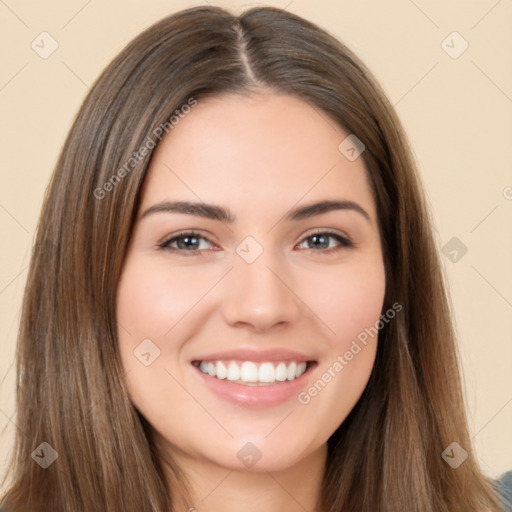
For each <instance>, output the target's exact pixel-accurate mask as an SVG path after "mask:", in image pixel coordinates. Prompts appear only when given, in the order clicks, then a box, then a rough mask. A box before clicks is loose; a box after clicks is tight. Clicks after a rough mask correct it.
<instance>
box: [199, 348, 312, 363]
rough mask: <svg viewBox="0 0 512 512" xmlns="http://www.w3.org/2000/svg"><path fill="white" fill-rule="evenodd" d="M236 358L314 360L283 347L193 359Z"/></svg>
mask: <svg viewBox="0 0 512 512" xmlns="http://www.w3.org/2000/svg"><path fill="white" fill-rule="evenodd" d="M230 359H238V360H242V361H255V362H265V361H269V362H271V361H299V362H301V361H314V360H315V359H314V358H313V357H310V356H307V355H305V354H301V353H299V352H295V351H294V350H288V349H285V348H273V349H257V350H256V349H249V348H247V349H241V348H240V349H233V350H226V351H224V352H214V353H211V354H204V355H200V356H197V357H194V359H193V360H192V361H193V362H194V361H222V360H230Z"/></svg>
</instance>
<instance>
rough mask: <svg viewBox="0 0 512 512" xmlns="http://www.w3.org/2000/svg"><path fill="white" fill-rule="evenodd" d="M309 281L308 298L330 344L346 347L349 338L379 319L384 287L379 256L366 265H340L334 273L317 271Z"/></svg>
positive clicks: (339, 348) (334, 346)
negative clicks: (323, 325) (320, 273)
mask: <svg viewBox="0 0 512 512" xmlns="http://www.w3.org/2000/svg"><path fill="white" fill-rule="evenodd" d="M310 282H312V283H315V286H314V287H311V288H309V291H307V297H308V299H307V300H308V303H309V304H311V305H312V307H311V309H312V310H313V311H314V312H315V314H317V315H318V318H319V319H320V320H321V321H322V322H323V323H324V324H325V326H327V327H328V332H329V333H330V336H327V339H328V340H329V341H330V343H331V345H332V348H334V349H336V350H338V351H339V350H346V349H347V348H346V347H347V346H348V345H350V340H352V339H354V338H356V337H357V336H358V335H359V334H360V333H362V332H365V329H368V328H370V327H373V326H374V325H375V323H376V322H377V321H378V319H379V315H380V314H381V311H382V306H383V302H384V294H385V287H386V283H385V275H384V267H383V264H382V262H381V261H380V260H375V261H372V263H371V264H366V265H363V264H361V265H351V266H348V265H347V266H340V268H339V270H338V271H337V272H335V273H333V272H332V271H331V272H330V273H326V274H325V275H319V274H318V273H317V274H316V277H315V278H314V279H313V278H312V279H310ZM305 293H306V292H305Z"/></svg>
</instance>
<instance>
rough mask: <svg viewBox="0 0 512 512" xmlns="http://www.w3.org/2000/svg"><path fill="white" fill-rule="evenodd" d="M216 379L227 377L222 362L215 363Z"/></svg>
mask: <svg viewBox="0 0 512 512" xmlns="http://www.w3.org/2000/svg"><path fill="white" fill-rule="evenodd" d="M216 370H217V379H225V378H226V377H227V376H228V370H227V368H226V367H225V366H224V363H223V362H222V361H217V366H216Z"/></svg>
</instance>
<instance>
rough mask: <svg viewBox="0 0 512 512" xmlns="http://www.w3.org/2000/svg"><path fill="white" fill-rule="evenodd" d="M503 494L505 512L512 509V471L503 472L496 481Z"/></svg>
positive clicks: (509, 511)
mask: <svg viewBox="0 0 512 512" xmlns="http://www.w3.org/2000/svg"><path fill="white" fill-rule="evenodd" d="M494 483H495V485H496V486H497V487H498V490H499V491H500V493H501V495H502V496H503V502H504V508H503V512H511V511H512V471H507V472H506V473H503V474H502V475H501V476H500V477H499V478H497V479H496V480H495V481H494Z"/></svg>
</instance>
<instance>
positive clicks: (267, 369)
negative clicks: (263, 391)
mask: <svg viewBox="0 0 512 512" xmlns="http://www.w3.org/2000/svg"><path fill="white" fill-rule="evenodd" d="M258 380H259V381H260V382H275V380H276V377H275V370H274V365H273V364H272V363H263V364H262V365H261V366H260V369H259V371H258Z"/></svg>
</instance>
